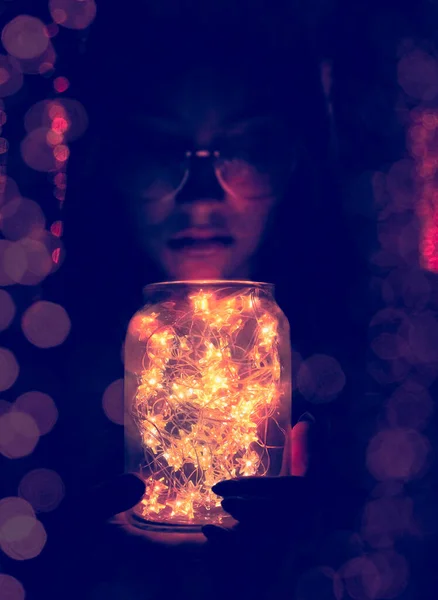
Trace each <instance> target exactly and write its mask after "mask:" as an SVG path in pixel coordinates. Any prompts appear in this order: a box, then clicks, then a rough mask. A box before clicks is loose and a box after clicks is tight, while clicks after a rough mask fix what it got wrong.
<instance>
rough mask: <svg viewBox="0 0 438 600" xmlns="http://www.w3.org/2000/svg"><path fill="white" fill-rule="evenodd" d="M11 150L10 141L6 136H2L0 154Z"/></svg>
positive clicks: (0, 138)
mask: <svg viewBox="0 0 438 600" xmlns="http://www.w3.org/2000/svg"><path fill="white" fill-rule="evenodd" d="M8 150H9V142H8V140H7V139H6V138H3V137H0V156H1V155H2V154H6V153H7V151H8Z"/></svg>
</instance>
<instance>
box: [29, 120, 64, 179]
mask: <svg viewBox="0 0 438 600" xmlns="http://www.w3.org/2000/svg"><path fill="white" fill-rule="evenodd" d="M49 131H50V128H48V127H39V128H38V129H34V130H33V131H31V132H30V133H28V134H27V136H26V137H25V138H24V140H23V141H22V142H21V146H20V148H21V156H22V158H23V160H24V162H25V163H26V164H27V166H28V167H30V168H31V169H34V170H35V171H41V172H50V171H56V170H57V169H58V163H57V160H56V158H55V156H54V154H53V148H52V147H51V146H50V144H48V143H47V134H48V133H49Z"/></svg>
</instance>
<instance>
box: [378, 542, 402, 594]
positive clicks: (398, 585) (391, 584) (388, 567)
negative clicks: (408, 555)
mask: <svg viewBox="0 0 438 600" xmlns="http://www.w3.org/2000/svg"><path fill="white" fill-rule="evenodd" d="M370 558H371V560H372V561H373V563H374V565H375V566H376V568H377V571H378V573H379V581H380V589H379V593H378V598H384V599H391V598H398V597H399V596H400V595H401V594H402V592H403V591H404V590H405V588H406V586H407V584H408V578H409V567H408V563H407V561H406V559H405V558H404V556H402V555H401V554H398V553H396V552H394V551H393V550H384V551H380V552H375V553H373V554H372V555H371V556H370Z"/></svg>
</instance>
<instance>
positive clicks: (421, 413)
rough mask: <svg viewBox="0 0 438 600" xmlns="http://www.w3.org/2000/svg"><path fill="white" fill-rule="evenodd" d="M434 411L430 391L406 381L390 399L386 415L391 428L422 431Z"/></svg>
mask: <svg viewBox="0 0 438 600" xmlns="http://www.w3.org/2000/svg"><path fill="white" fill-rule="evenodd" d="M433 409H434V404H433V400H432V396H431V395H430V393H429V391H428V390H427V389H426V388H425V387H423V386H422V385H420V384H419V383H417V382H416V381H410V380H408V381H406V382H405V383H404V384H403V385H401V386H400V387H399V388H398V389H397V390H396V391H395V392H394V393H393V394H392V396H391V397H390V398H389V400H388V404H387V407H386V415H387V418H388V422H389V424H390V425H391V427H401V428H403V427H405V428H412V429H422V428H423V427H425V426H426V424H427V422H428V420H429V418H430V417H431V415H432V413H433Z"/></svg>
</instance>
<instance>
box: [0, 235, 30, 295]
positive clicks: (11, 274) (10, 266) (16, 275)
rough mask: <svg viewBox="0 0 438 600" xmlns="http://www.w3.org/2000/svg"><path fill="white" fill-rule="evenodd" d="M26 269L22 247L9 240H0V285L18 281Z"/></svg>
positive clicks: (25, 259)
mask: <svg viewBox="0 0 438 600" xmlns="http://www.w3.org/2000/svg"><path fill="white" fill-rule="evenodd" d="M26 269H27V258H26V253H25V252H24V250H23V248H21V247H20V246H19V245H18V244H17V243H14V242H10V241H9V240H0V285H2V286H6V285H12V284H14V283H17V282H18V281H20V279H21V278H22V277H23V275H24V273H25V272H26Z"/></svg>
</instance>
